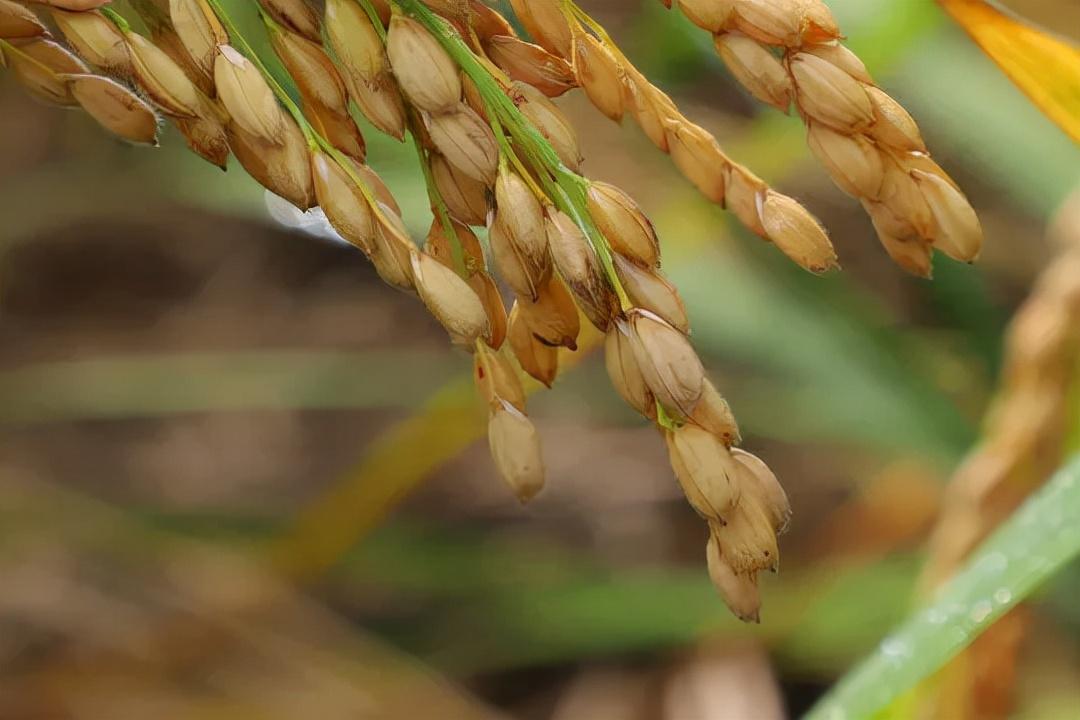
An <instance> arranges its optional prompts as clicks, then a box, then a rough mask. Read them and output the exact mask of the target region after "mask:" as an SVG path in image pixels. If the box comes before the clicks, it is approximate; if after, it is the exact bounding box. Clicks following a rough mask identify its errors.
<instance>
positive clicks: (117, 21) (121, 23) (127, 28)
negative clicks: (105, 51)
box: [98, 7, 131, 33]
mask: <svg viewBox="0 0 1080 720" xmlns="http://www.w3.org/2000/svg"><path fill="white" fill-rule="evenodd" d="M98 9H99V10H100V12H101V14H102V15H104V16H105V17H106V18H108V19H109V20H110V21H111V22H112V24H113V25H115V26H116V27H118V28H120V31H121V32H125V33H129V32H131V25H129V24H128V21H127V20H125V19H124V17H123V16H122V15H120V13H118V12H116V11H115V10H113V9H112V8H110V7H102V8H98Z"/></svg>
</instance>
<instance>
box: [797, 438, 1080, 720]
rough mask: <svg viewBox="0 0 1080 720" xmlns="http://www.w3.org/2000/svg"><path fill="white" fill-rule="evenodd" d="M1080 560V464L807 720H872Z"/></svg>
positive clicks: (1035, 499) (1079, 459)
mask: <svg viewBox="0 0 1080 720" xmlns="http://www.w3.org/2000/svg"><path fill="white" fill-rule="evenodd" d="M1078 553H1080V456H1076V457H1074V458H1073V460H1072V461H1070V463H1069V464H1068V465H1067V466H1066V467H1065V468H1064V469H1062V470H1060V471H1059V472H1058V473H1057V474H1056V475H1055V476H1054V477H1053V478H1052V479H1051V480H1050V482H1049V483H1047V485H1046V486H1045V487H1044V488H1043V489H1042V490H1040V491H1039V492H1038V493H1037V494H1036V495H1034V496H1032V497H1031V498H1030V499H1029V500H1028V501H1027V502H1026V503H1025V504H1024V506H1023V507H1022V508H1020V510H1018V511H1017V512H1016V513H1014V514H1013V516H1012V517H1011V518H1010V519H1009V520H1008V521H1007V522H1006V523H1005V524H1004V525H1002V527H1001V528H1000V529H998V531H997V532H996V533H994V535H993V536H991V537H990V539H989V540H987V541H986V542H985V543H984V544H983V545H982V547H981V548H980V549H979V551H978V552H977V553H976V554H975V555H974V556H973V557H972V558H971V560H970V561H969V562H968V564H967V565H966V566H965V568H964V569H963V570H962V571H961V572H960V573H959V574H957V575H956V577H954V578H953V579H952V580H951V581H950V582H949V583H948V584H947V585H945V586H944V587H943V588H942V589H941V591H940V592H939V593H938V595H937V597H936V598H935V599H934V601H933V602H932V603H931V604H930V605H929V606H928V607H925V608H923V609H921V610H920V611H919V612H918V613H917V614H915V615H914V616H912V617H911V618H909V619H908V621H907V622H906V623H905V624H904V625H903V626H901V627H900V629H899V630H897V631H896V632H894V633H893V634H892V635H890V636H889V637H887V638H886V639H885V640H884V641H882V643H881V644H880V645H879V646H878V649H877V651H876V652H875V653H874V654H873V655H871V656H870V657H869V658H867V659H866V660H864V661H863V663H862V664H861V665H859V666H858V667H856V668H855V670H853V671H852V672H850V673H848V675H847V676H846V677H844V678H843V679H842V680H841V681H840V683H839V684H838V685H837V686H836V687H835V688H833V690H832V691H831V692H830V693H829V694H828V695H826V696H825V697H824V698H823V699H822V700H821V701H820V702H819V703H818V704H817V705H816V706H815V707H814V708H813V709H812V710H811V711H810V713H809V714H808V715H807V716H806V720H849V719H850V720H855V719H856V718H860V719H861V718H870V717H873V716H874V714H875V713H876V712H878V711H879V710H881V709H882V708H884V707H885V706H887V705H888V704H889V703H890V702H892V701H893V700H895V699H896V698H898V697H899V696H901V695H902V694H903V693H904V692H906V691H907V690H909V689H911V688H912V687H914V686H915V685H916V683H918V682H919V681H920V680H922V679H924V678H926V677H928V676H929V675H931V674H932V673H933V672H935V671H936V670H937V669H938V668H940V667H941V666H942V665H944V664H945V663H946V662H947V661H948V660H949V659H950V658H952V657H953V656H954V655H956V654H957V653H958V652H960V651H961V650H963V649H964V648H965V647H967V646H968V645H969V644H970V643H971V642H972V641H973V640H974V639H975V638H976V637H978V636H979V635H980V634H981V633H982V632H983V631H985V630H986V629H987V628H989V627H990V626H991V625H992V624H993V623H994V622H995V621H996V620H997V619H998V618H999V617H1001V616H1002V615H1004V614H1005V613H1006V612H1008V611H1009V610H1010V609H1011V608H1012V607H1013V606H1015V605H1016V604H1017V603H1019V602H1021V601H1022V600H1024V598H1026V597H1027V596H1028V595H1030V594H1031V592H1032V591H1033V590H1035V588H1037V587H1038V586H1039V585H1040V584H1042V583H1043V582H1044V581H1045V580H1047V579H1048V578H1050V577H1051V576H1053V575H1054V574H1055V573H1056V572H1057V571H1058V570H1060V569H1061V568H1062V567H1063V566H1064V565H1065V564H1066V563H1067V562H1069V561H1070V560H1072V559H1073V558H1074V557H1076V555H1077V554H1078Z"/></svg>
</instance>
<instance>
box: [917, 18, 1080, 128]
mask: <svg viewBox="0 0 1080 720" xmlns="http://www.w3.org/2000/svg"><path fill="white" fill-rule="evenodd" d="M938 2H939V3H940V4H941V6H942V7H943V8H945V11H946V12H948V13H949V14H950V15H951V16H952V17H953V19H954V20H956V22H957V23H959V24H960V26H961V27H962V28H964V30H965V31H966V32H967V33H968V35H970V36H971V38H972V39H973V40H974V41H975V42H976V43H977V44H978V45H979V47H981V48H982V49H983V51H984V52H985V53H986V54H987V55H989V56H990V58H991V59H992V60H993V61H994V62H995V63H997V64H998V66H999V67H1001V69H1002V70H1004V71H1005V74H1006V75H1008V76H1009V78H1010V79H1011V80H1012V81H1013V82H1014V83H1016V85H1017V86H1018V87H1019V88H1020V89H1021V90H1023V91H1024V93H1026V94H1027V96H1028V97H1029V98H1031V101H1032V102H1034V103H1035V105H1036V106H1037V107H1038V108H1039V109H1040V110H1042V112H1043V113H1045V114H1046V116H1047V117H1049V118H1050V119H1051V120H1053V121H1054V122H1055V123H1057V124H1058V125H1059V126H1060V127H1061V129H1062V130H1064V131H1065V132H1066V133H1067V134H1068V135H1069V136H1070V137H1071V138H1072V139H1073V140H1074V141H1076V142H1077V143H1080V48H1078V47H1077V46H1076V45H1074V44H1072V43H1070V42H1068V41H1067V40H1064V39H1062V38H1059V37H1055V36H1054V35H1051V34H1050V33H1048V32H1046V31H1044V30H1040V29H1039V28H1036V27H1034V26H1033V25H1030V24H1028V23H1026V22H1024V21H1023V20H1021V19H1020V18H1018V17H1016V16H1015V15H1013V14H1011V13H1010V12H1008V11H1006V10H1003V9H1002V8H1000V7H997V6H996V5H994V4H991V3H990V2H987V0H938Z"/></svg>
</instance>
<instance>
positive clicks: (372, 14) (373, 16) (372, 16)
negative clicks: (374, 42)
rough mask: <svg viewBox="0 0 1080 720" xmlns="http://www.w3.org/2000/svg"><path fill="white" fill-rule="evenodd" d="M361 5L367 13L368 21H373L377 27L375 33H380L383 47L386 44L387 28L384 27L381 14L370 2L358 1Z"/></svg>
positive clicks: (368, 0)
mask: <svg viewBox="0 0 1080 720" xmlns="http://www.w3.org/2000/svg"><path fill="white" fill-rule="evenodd" d="M356 2H358V3H360V7H362V8H363V9H364V12H366V13H367V16H368V19H369V20H371V24H372V25H374V26H375V32H377V33H379V39H380V40H382V41H383V45H385V44H386V28H385V27H383V24H382V18H381V17H379V13H378V12H377V11H376V10H375V6H374V5H372V4H371V2H370V0H356Z"/></svg>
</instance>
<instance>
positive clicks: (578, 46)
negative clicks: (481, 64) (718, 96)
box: [511, 0, 836, 273]
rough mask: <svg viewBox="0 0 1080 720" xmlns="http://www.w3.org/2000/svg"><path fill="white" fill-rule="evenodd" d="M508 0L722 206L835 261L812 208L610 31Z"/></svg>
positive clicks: (613, 107) (815, 263)
mask: <svg viewBox="0 0 1080 720" xmlns="http://www.w3.org/2000/svg"><path fill="white" fill-rule="evenodd" d="M511 5H513V7H514V11H515V13H516V14H517V15H518V17H519V18H520V19H521V21H522V24H523V25H524V26H525V28H526V29H527V30H528V31H529V34H530V35H532V37H533V38H535V39H536V41H537V42H538V43H539V44H540V45H541V46H543V47H544V48H545V49H546V50H548V51H549V52H551V53H553V54H556V55H558V56H559V57H562V58H565V59H568V60H569V61H570V62H571V63H572V69H573V70H574V72H575V74H576V77H577V82H578V84H579V85H580V86H581V87H582V88H583V89H584V90H585V93H586V95H587V96H588V97H589V100H590V101H591V102H592V103H593V104H594V105H595V106H596V107H597V109H599V110H600V111H601V112H603V113H604V114H605V115H607V116H608V117H609V118H611V119H612V120H615V121H616V122H618V121H620V120H622V118H623V117H625V116H627V115H629V116H631V117H633V119H634V120H635V121H636V122H637V123H638V125H639V126H640V127H641V129H642V131H643V132H644V133H645V135H646V136H647V137H648V138H649V140H651V141H652V143H653V144H654V145H656V147H657V148H659V149H660V150H661V151H663V152H665V153H668V154H670V155H671V158H672V160H673V161H674V163H675V165H676V167H678V169H679V171H680V172H681V173H682V174H683V175H684V176H685V177H686V178H687V179H688V180H689V181H690V182H691V183H693V185H694V186H695V187H697V189H698V190H699V191H700V192H701V193H702V194H703V195H704V196H705V197H706V198H708V199H709V200H711V201H712V202H715V203H719V204H721V205H723V206H725V207H726V208H727V209H729V210H730V211H731V212H732V213H733V214H734V215H735V216H736V217H737V218H738V219H739V221H740V222H741V223H742V224H743V225H745V226H746V227H747V228H748V229H749V230H751V231H752V232H754V233H755V234H757V235H759V236H761V237H763V238H765V239H767V240H769V241H771V242H772V243H774V244H775V245H776V246H777V247H778V248H779V249H780V250H781V251H782V252H783V253H784V254H786V255H787V256H788V257H790V258H791V259H792V260H793V261H795V262H796V263H798V264H799V265H800V266H802V267H803V268H805V269H807V270H810V271H811V272H818V273H820V272H825V271H827V270H830V269H832V268H833V267H835V266H836V252H835V250H834V249H833V246H832V243H831V242H830V241H829V237H828V235H827V234H826V232H825V230H824V228H823V227H822V226H821V224H820V223H818V222H817V220H816V219H815V218H814V217H813V215H811V214H810V213H809V211H807V210H806V209H805V208H804V207H802V205H800V204H799V203H798V202H796V201H795V200H793V199H792V198H789V197H787V196H785V195H781V194H780V193H778V192H776V191H775V190H772V189H771V188H769V186H768V185H767V184H766V183H765V182H764V181H763V180H762V179H761V178H759V177H757V176H756V175H754V173H752V172H751V171H750V170H749V169H747V168H746V167H744V166H742V165H740V164H739V163H736V162H735V161H733V160H732V159H731V158H729V157H728V156H727V155H726V154H725V153H724V151H723V150H722V149H721V148H720V145H719V143H717V141H716V139H715V138H714V137H713V136H712V135H710V134H709V133H708V132H707V131H706V130H705V129H704V128H702V127H701V126H699V125H696V124H694V123H693V122H691V121H690V120H689V119H688V118H687V117H686V116H685V115H683V114H682V113H681V112H680V111H679V109H678V107H677V106H676V104H675V102H674V101H673V100H672V99H671V98H670V97H668V96H667V95H666V94H665V93H664V92H663V91H661V90H660V89H659V88H657V87H656V86H655V85H653V84H652V83H650V82H649V81H648V79H647V78H646V77H645V76H644V75H643V74H642V73H641V72H640V71H638V70H637V68H635V67H634V66H633V64H632V63H630V61H629V60H628V59H627V58H626V57H625V56H624V55H623V54H622V53H621V52H620V51H619V50H618V48H617V47H615V46H614V45H613V44H611V43H610V42H608V41H607V39H606V36H603V35H597V34H595V33H593V32H590V30H589V28H587V27H585V26H584V25H583V24H582V23H581V22H580V21H578V20H577V19H576V18H573V17H569V16H568V15H567V14H566V13H564V11H563V7H562V5H563V3H562V2H561V0H511Z"/></svg>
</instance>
